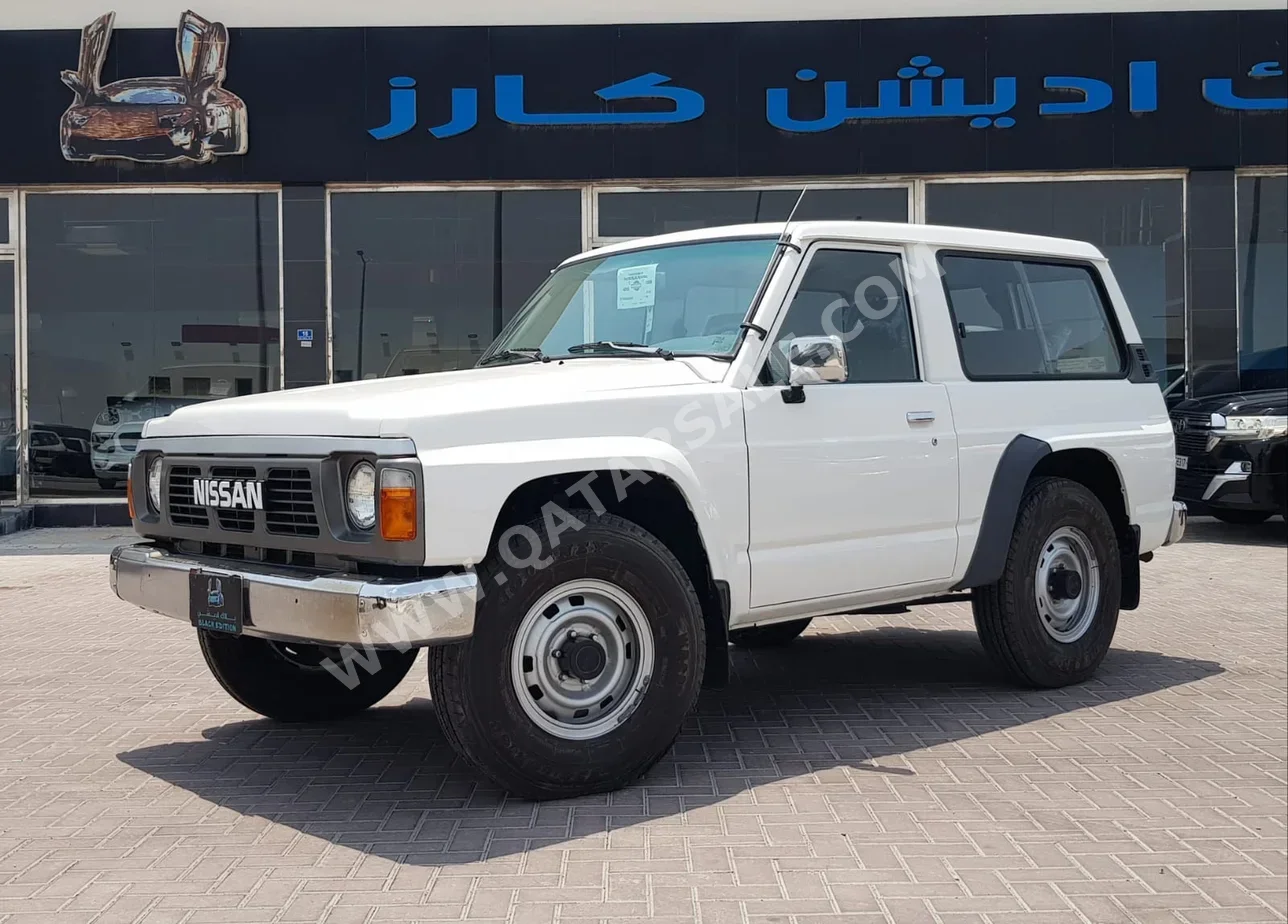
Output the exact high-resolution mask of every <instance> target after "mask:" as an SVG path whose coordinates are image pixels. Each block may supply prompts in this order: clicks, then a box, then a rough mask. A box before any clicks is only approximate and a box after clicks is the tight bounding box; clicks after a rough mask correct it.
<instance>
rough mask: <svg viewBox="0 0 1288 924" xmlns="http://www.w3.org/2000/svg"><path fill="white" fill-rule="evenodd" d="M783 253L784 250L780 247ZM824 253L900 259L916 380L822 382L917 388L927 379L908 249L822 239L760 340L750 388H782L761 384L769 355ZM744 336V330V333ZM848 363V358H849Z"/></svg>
mask: <svg viewBox="0 0 1288 924" xmlns="http://www.w3.org/2000/svg"><path fill="white" fill-rule="evenodd" d="M780 250H781V248H780ZM821 250H844V251H857V252H859V253H884V254H892V255H894V256H895V257H898V259H899V270H900V275H901V276H902V282H903V292H904V303H905V304H906V306H907V311H908V329H909V332H910V333H911V335H912V363H913V377H912V378H910V379H907V380H905V381H902V382H850V381H845V382H826V383H819V384H821V385H827V386H829V387H831V386H834V385H850V386H869V387H870V386H878V385H917V384H923V383H924V382H925V381H926V377H925V368H926V364H925V359H924V356H923V355H922V337H921V324H920V313H919V311H918V309H917V303H916V298H917V296H916V293H915V290H914V287H913V285H912V283H911V280H910V278H909V276H908V246H907V245H905V244H899V243H881V242H878V241H856V240H841V239H836V238H819V239H816V240H813V241H811V242H810V243H809V246H808V247H806V248H805V252H804V253H803V254H801V259H800V262H799V263H798V264H797V265H796V269H795V271H794V273H793V275H792V281H791V286H790V288H789V289H788V290H787V294H786V295H785V296H784V297H783V302H782V305H781V307H780V308H779V310H778V314H777V315H776V316H775V317H774V322H773V324H772V325H770V328H769V332H768V334H767V335H766V336H765V337H764V338H763V339H762V340H761V349H760V350H759V351H758V355H757V357H756V361H755V362H754V363H753V364H752V370H753V372H752V379H751V381H750V382H749V383H748V386H747V387H749V388H782V387H783V386H782V385H776V384H772V383H771V384H766V383H765V382H764V381H762V377H763V374H764V369H765V368H766V366H767V365H768V363H769V355H770V352H771V351H772V350H773V349H774V346H775V344H776V343H777V342H778V334H779V333H780V332H781V331H782V328H783V324H785V323H786V322H787V315H788V313H790V311H791V308H792V303H793V302H795V301H796V294H797V293H798V292H799V291H800V287H801V284H802V283H803V282H804V281H805V274H806V273H807V272H808V271H809V268H810V266H811V265H812V264H813V262H814V257H815V255H816V254H817V253H818V252H819V251H821ZM744 333H745V331H744ZM847 364H848V357H847Z"/></svg>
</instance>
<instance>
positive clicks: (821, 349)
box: [787, 336, 850, 386]
mask: <svg viewBox="0 0 1288 924" xmlns="http://www.w3.org/2000/svg"><path fill="white" fill-rule="evenodd" d="M787 363H788V369H789V370H790V371H789V373H788V379H787V381H788V384H789V385H790V386H797V385H817V384H821V383H824V382H844V381H846V380H847V379H848V378H849V375H850V370H849V367H848V365H847V363H846V359H845V345H844V344H843V343H841V338H840V337H835V336H828V337H794V338H793V339H792V340H791V341H790V342H788V344H787Z"/></svg>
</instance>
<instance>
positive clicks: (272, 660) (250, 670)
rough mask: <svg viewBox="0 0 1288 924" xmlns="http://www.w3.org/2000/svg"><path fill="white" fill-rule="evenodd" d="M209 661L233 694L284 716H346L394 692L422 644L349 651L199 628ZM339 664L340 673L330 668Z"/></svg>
mask: <svg viewBox="0 0 1288 924" xmlns="http://www.w3.org/2000/svg"><path fill="white" fill-rule="evenodd" d="M197 637H198V639H199V640H200V642H201V653H202V655H204V656H205V658H206V665H207V666H208V667H209V668H210V672H211V673H212V674H214V675H215V679H216V680H217V681H219V685H220V686H221V687H223V688H224V690H225V691H227V693H228V695H229V696H231V697H232V698H233V699H235V700H237V702H239V703H241V704H242V705H243V706H245V707H246V708H247V709H249V710H250V711H251V712H258V713H259V714H260V715H262V716H265V717H266V718H270V719H276V720H278V721H279V722H322V721H329V720H334V719H342V718H345V717H347V716H351V715H354V714H356V713H359V712H361V711H362V710H364V709H367V708H368V707H370V706H374V705H375V704H376V703H378V702H380V701H381V700H382V699H384V698H385V697H386V696H388V695H389V694H390V693H392V692H393V689H394V687H396V686H398V684H399V683H400V682H401V681H402V679H403V678H404V677H406V676H407V672H408V671H409V670H411V666H412V664H413V663H415V661H416V649H415V648H412V649H411V650H409V651H406V652H400V651H393V650H381V651H371V652H366V651H364V652H358V653H357V656H356V657H352V656H351V657H350V658H348V659H346V658H345V657H344V654H345V653H344V652H341V651H340V650H339V649H336V648H328V647H323V646H320V645H303V644H296V643H294V642H270V641H268V640H267V639H262V638H252V637H250V636H246V635H227V634H225V633H222V632H208V631H206V630H205V629H199V630H197ZM328 662H330V663H332V664H334V665H335V667H336V669H337V670H338V672H339V674H340V675H341V676H343V678H344V679H341V676H337V675H336V674H335V673H332V671H331V670H328V668H327V663H328Z"/></svg>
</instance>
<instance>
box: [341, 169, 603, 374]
mask: <svg viewBox="0 0 1288 924" xmlns="http://www.w3.org/2000/svg"><path fill="white" fill-rule="evenodd" d="M330 201H331V325H332V327H331V330H332V338H333V357H334V368H335V381H337V382H347V381H352V380H354V379H359V378H381V377H384V376H392V375H415V374H418V373H422V372H444V371H448V370H452V369H465V368H469V367H470V366H472V365H474V363H476V362H477V361H478V359H479V357H480V356H481V355H482V354H483V351H484V350H486V349H487V348H488V346H490V345H491V343H492V340H493V338H494V337H496V335H497V334H498V333H500V331H501V328H502V326H504V324H505V323H506V321H508V320H509V319H510V318H511V317H512V316H513V315H514V313H515V312H516V311H517V310H518V309H519V308H520V307H521V306H522V305H523V303H524V302H525V301H526V300H527V298H528V296H529V295H531V294H532V292H533V291H534V290H535V289H536V288H537V286H539V285H540V284H541V282H543V281H544V280H545V278H546V277H547V276H548V275H549V273H550V271H551V270H552V269H554V267H555V266H556V265H558V264H559V263H560V262H561V261H562V260H564V259H565V258H567V257H570V256H572V255H573V254H575V253H577V252H578V251H580V250H581V249H582V243H581V240H582V238H581V191H580V190H577V189H550V190H506V191H482V190H479V191H472V190H470V191H461V192H433V191H427V192H336V193H333V194H332V195H331V199H330Z"/></svg>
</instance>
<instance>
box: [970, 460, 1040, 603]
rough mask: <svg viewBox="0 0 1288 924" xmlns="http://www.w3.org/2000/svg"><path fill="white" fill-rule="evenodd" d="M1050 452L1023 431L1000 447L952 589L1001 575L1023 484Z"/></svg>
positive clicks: (977, 585)
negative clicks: (971, 545)
mask: <svg viewBox="0 0 1288 924" xmlns="http://www.w3.org/2000/svg"><path fill="white" fill-rule="evenodd" d="M1050 454H1051V444H1050V443H1047V442H1045V441H1044V440H1039V439H1034V438H1033V437H1031V436H1024V435H1023V434H1021V435H1020V436H1017V437H1015V439H1013V440H1011V442H1010V443H1008V444H1007V446H1006V449H1004V450H1003V451H1002V457H1001V458H1000V459H999V460H998V462H997V468H996V469H995V470H994V471H993V483H992V484H991V485H990V486H989V489H988V500H987V501H986V502H985V503H984V515H983V516H982V517H981V518H980V524H979V534H978V535H977V536H976V538H975V549H974V551H973V552H971V557H970V564H969V565H967V566H966V573H965V574H964V575H963V576H962V579H961V580H960V581H958V582H957V583H956V584H955V585H953V590H969V589H971V588H972V587H984V586H986V585H988V584H992V583H993V582H994V581H997V580H999V579H1000V578H1001V577H1002V571H1003V569H1004V568H1005V567H1006V555H1007V552H1008V551H1009V550H1010V547H1011V536H1012V534H1013V533H1014V532H1015V518H1016V516H1018V515H1019V512H1020V500H1021V499H1022V498H1023V496H1024V486H1025V485H1026V484H1028V481H1029V476H1030V475H1032V474H1033V469H1034V468H1036V467H1037V464H1038V463H1039V462H1041V461H1042V460H1043V459H1044V458H1046V457H1047V456H1048V455H1050Z"/></svg>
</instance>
